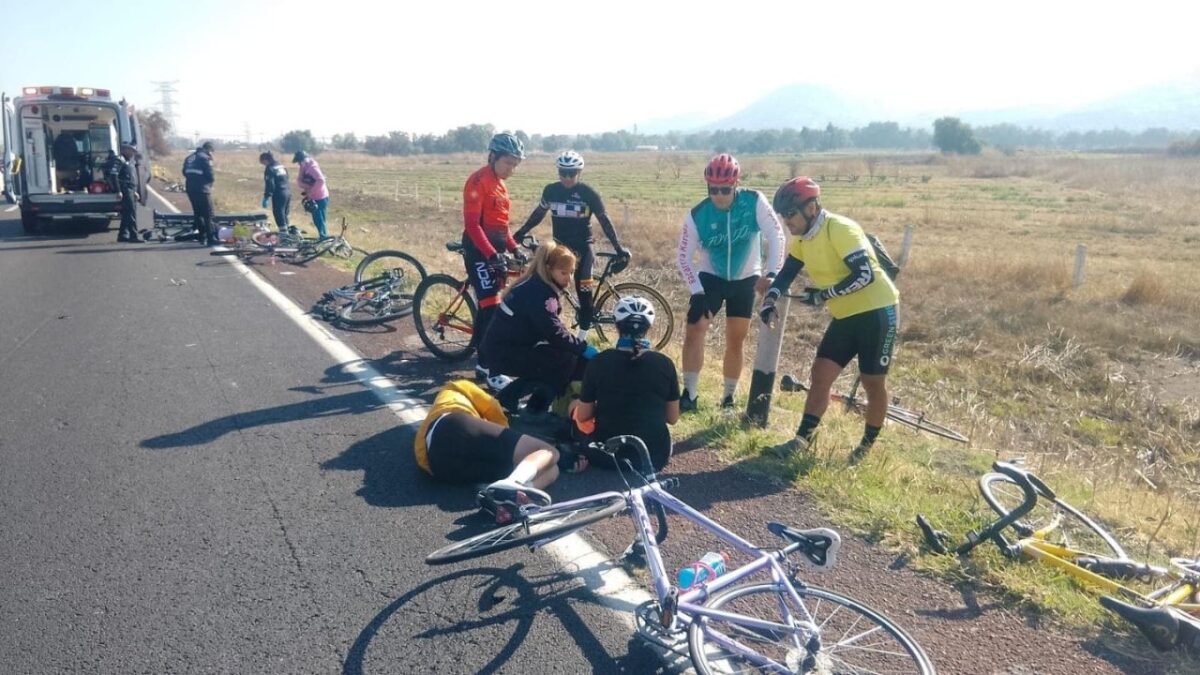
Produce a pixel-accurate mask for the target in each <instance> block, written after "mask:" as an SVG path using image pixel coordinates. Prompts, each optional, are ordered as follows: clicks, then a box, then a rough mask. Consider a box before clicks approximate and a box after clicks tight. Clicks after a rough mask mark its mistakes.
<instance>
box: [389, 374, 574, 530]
mask: <svg viewBox="0 0 1200 675" xmlns="http://www.w3.org/2000/svg"><path fill="white" fill-rule="evenodd" d="M413 453H414V454H415V455H416V460H417V466H419V467H421V469H422V470H423V471H425V472H426V473H428V474H429V475H430V476H433V477H434V478H436V479H437V480H441V481H446V482H450V483H475V484H478V483H489V484H488V485H487V486H486V487H484V488H483V490H481V491H480V493H479V499H480V505H481V506H483V507H484V508H485V509H487V510H490V511H493V512H494V513H495V515H496V520H497V522H498V523H501V524H502V523H504V522H508V521H510V520H512V518H513V517H514V516H515V515H516V513H517V512H518V510H519V508H518V507H520V506H521V505H524V504H537V505H539V506H546V505H548V504H550V501H551V500H550V495H548V494H546V492H545V488H546V487H547V486H549V485H550V484H551V483H553V482H554V481H555V480H556V479H557V478H558V474H559V470H560V468H561V470H563V471H566V472H568V473H576V472H579V471H582V470H583V469H586V468H587V460H586V459H585V458H583V457H580V456H577V455H574V454H570V455H560V454H559V452H558V451H557V450H555V449H554V447H553V446H551V445H550V444H549V443H547V442H545V441H543V440H541V439H538V438H534V437H533V436H526V435H522V434H519V433H517V432H515V431H513V430H512V429H509V428H508V418H507V417H506V416H505V414H504V410H503V409H501V407H500V402H499V401H497V400H496V399H494V398H492V397H491V396H489V395H488V394H487V393H486V392H485V391H483V390H482V389H480V388H479V387H478V386H477V385H476V384H475V383H473V382H470V381H468V380H456V381H453V382H450V383H448V384H446V385H445V386H444V387H442V390H441V391H439V392H438V395H437V398H435V399H434V401H433V406H432V407H431V408H430V409H429V414H428V415H426V417H425V421H424V422H422V423H421V426H420V428H419V429H418V431H417V438H416V440H415V441H414V442H413Z"/></svg>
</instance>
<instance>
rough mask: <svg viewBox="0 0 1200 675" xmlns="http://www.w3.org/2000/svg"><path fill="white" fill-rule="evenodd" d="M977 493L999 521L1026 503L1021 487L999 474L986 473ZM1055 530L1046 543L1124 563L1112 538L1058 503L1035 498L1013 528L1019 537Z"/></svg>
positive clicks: (1071, 509)
mask: <svg viewBox="0 0 1200 675" xmlns="http://www.w3.org/2000/svg"><path fill="white" fill-rule="evenodd" d="M979 491H980V492H982V493H983V499H984V501H986V502H987V503H988V506H990V507H992V510H993V511H995V512H996V513H997V514H999V515H1000V516H1001V517H1003V516H1006V515H1008V514H1009V513H1011V512H1012V511H1013V510H1014V509H1016V508H1017V507H1018V506H1020V505H1021V504H1022V503H1023V502H1024V501H1025V493H1024V492H1022V491H1021V486H1019V485H1017V484H1016V483H1014V482H1013V480H1012V479H1011V478H1009V477H1008V476H1006V475H1004V474H1002V473H987V474H984V475H983V477H981V478H980V479H979ZM1055 522H1057V523H1058V524H1057V526H1056V527H1054V528H1053V529H1051V530H1050V531H1048V532H1045V533H1044V536H1043V537H1042V538H1043V539H1044V540H1045V541H1048V542H1050V543H1052V544H1058V545H1059V546H1065V547H1067V548H1069V549H1072V550H1075V551H1080V552H1084V553H1090V554H1094V555H1099V556H1101V557H1105V558H1118V559H1125V558H1127V557H1128V556H1126V555H1125V549H1123V548H1121V545H1120V544H1118V543H1117V540H1116V539H1114V538H1113V536H1112V535H1111V534H1109V533H1108V532H1105V531H1104V528H1102V527H1100V526H1099V525H1097V524H1096V523H1095V522H1093V521H1092V519H1091V518H1088V517H1087V516H1085V515H1083V513H1081V512H1080V511H1079V510H1078V509H1076V508H1075V507H1074V506H1071V505H1070V504H1068V503H1066V502H1064V501H1062V500H1061V499H1051V498H1049V497H1047V496H1045V495H1043V494H1041V493H1039V494H1038V502H1037V505H1036V506H1034V507H1033V510H1032V511H1030V512H1029V513H1027V514H1025V517H1024V518H1022V519H1021V520H1018V521H1017V522H1016V523H1014V525H1016V526H1017V531H1018V533H1019V534H1021V536H1028V535H1029V534H1030V533H1032V532H1036V531H1038V530H1041V529H1042V528H1045V527H1049V526H1051V525H1053V524H1054V523H1055Z"/></svg>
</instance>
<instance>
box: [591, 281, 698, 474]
mask: <svg viewBox="0 0 1200 675" xmlns="http://www.w3.org/2000/svg"><path fill="white" fill-rule="evenodd" d="M613 318H614V319H615V320H616V324H617V334H618V335H619V338H618V340H617V346H616V348H614V349H609V350H606V351H604V352H603V353H601V354H600V355H598V356H597V357H596V358H595V359H593V360H592V363H591V364H589V366H588V369H587V373H586V374H585V375H584V377H583V392H582V394H581V395H580V397H579V402H578V403H577V404H576V405H575V407H574V408H573V409H572V414H571V416H572V418H574V420H575V423H576V425H577V426H578V427H579V429H580V431H582V432H584V434H585V435H586V436H588V437H589V438H590V439H595V440H604V439H607V438H611V437H613V436H621V435H626V434H627V435H631V436H637V437H638V438H641V439H642V441H643V442H645V444H646V447H647V448H648V449H649V450H650V461H651V463H653V464H654V470H655V471H661V470H662V468H663V467H664V466H666V465H667V461H668V460H669V459H670V458H671V432H670V431H669V430H668V429H667V425H668V424H675V423H676V422H678V421H679V374H678V373H677V372H676V370H675V363H674V362H673V361H672V360H671V359H670V358H668V357H667V356H665V355H663V354H660V353H658V352H655V351H651V350H650V341H649V340H647V339H646V333H647V331H649V330H650V327H651V326H652V325H654V305H652V304H651V303H650V301H649V300H646V299H645V298H640V297H636V296H630V297H626V298H621V300H620V301H619V302H618V303H617V306H616V308H615V309H614V310H613ZM632 450H633V448H625V449H623V451H622V452H623V453H624V452H625V451H630V452H632ZM589 458H590V459H591V460H592V462H593V463H595V464H596V465H597V466H606V467H611V466H612V458H611V457H610V456H609V455H607V454H604V453H598V454H596V453H589ZM626 458H628V459H630V460H631V461H632V462H633V465H634V466H635V467H638V466H639V463H640V462H641V457H640V456H638V455H636V454H629V455H625V454H621V455H619V456H618V458H617V459H618V460H620V459H626ZM639 468H641V467H639Z"/></svg>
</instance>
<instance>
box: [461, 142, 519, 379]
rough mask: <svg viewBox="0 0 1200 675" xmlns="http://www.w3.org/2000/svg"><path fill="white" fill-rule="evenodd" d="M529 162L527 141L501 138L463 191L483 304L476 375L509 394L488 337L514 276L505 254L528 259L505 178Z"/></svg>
mask: <svg viewBox="0 0 1200 675" xmlns="http://www.w3.org/2000/svg"><path fill="white" fill-rule="evenodd" d="M523 159H525V145H524V144H523V143H522V142H521V139H519V138H517V137H516V136H514V135H512V134H509V133H499V134H496V135H495V136H493V137H492V140H491V142H490V143H488V163H487V166H485V167H483V168H482V169H479V170H478V171H476V172H475V173H473V174H471V177H470V178H468V179H467V183H466V185H465V186H463V237H462V243H463V260H464V262H465V263H466V267H467V278H468V279H469V280H470V282H471V286H472V287H473V288H474V289H475V298H476V300H477V301H478V303H479V313H478V314H477V315H476V317H475V326H474V330H475V334H476V335H478V336H479V342H478V343H479V345H480V349H479V364H478V365H477V366H476V367H475V374H476V377H480V378H485V379H486V380H487V383H488V386H490V387H491V388H492V389H493V390H499V389H503V388H504V387H505V386H507V384H508V383H509V382H510V381H511V380H510V379H509V378H507V377H505V376H503V375H496V376H494V377H493V376H491V374H490V373H489V372H488V355H487V353H486V351H485V350H484V349H483V347H482V345H483V336H484V334H485V333H486V332H487V328H488V326H490V325H491V322H492V317H493V316H494V315H495V313H496V307H497V306H498V305H499V304H500V290H501V289H503V288H504V282H505V280H506V278H507V275H508V265H507V262H506V260H505V258H504V252H505V251H507V252H509V253H512V254H513V255H515V256H517V257H522V256H521V254H520V253H519V252H518V250H517V242H516V241H514V240H513V237H512V234H511V233H509V231H508V211H509V206H510V202H509V199H508V188H507V187H505V185H504V179H506V178H508V177H509V176H512V175H513V172H514V171H516V170H517V165H518V164H520V163H521V160H523Z"/></svg>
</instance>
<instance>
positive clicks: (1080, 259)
mask: <svg viewBox="0 0 1200 675" xmlns="http://www.w3.org/2000/svg"><path fill="white" fill-rule="evenodd" d="M1086 264H1087V244H1079V245H1078V246H1076V247H1075V274H1074V275H1073V276H1072V277H1071V288H1079V287H1080V286H1082V285H1083V268H1084V266H1085V265H1086Z"/></svg>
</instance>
